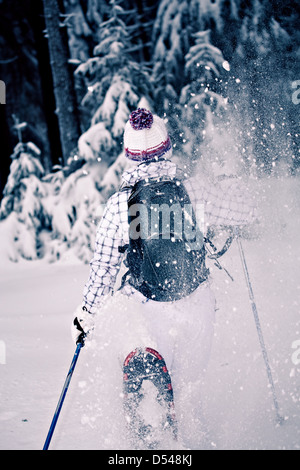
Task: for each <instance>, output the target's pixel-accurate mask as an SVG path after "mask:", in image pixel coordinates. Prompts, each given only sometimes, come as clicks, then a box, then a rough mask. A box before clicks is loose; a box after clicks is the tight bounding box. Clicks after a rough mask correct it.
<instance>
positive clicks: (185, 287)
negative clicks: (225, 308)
mask: <svg viewBox="0 0 300 470" xmlns="http://www.w3.org/2000/svg"><path fill="white" fill-rule="evenodd" d="M128 223H129V245H128V246H126V247H124V249H123V251H125V250H126V252H127V257H126V260H125V264H126V265H127V267H128V272H127V273H126V274H125V276H124V278H123V284H124V283H125V281H126V280H127V279H128V281H129V284H130V285H132V286H133V287H134V288H135V289H137V290H138V291H139V292H141V293H142V294H143V295H144V296H145V297H147V298H148V299H151V300H155V301H158V302H170V301H174V300H179V299H182V298H184V297H186V296H188V295H189V294H191V293H192V292H193V291H194V290H195V289H196V288H197V287H198V286H199V285H200V284H201V283H202V282H204V281H205V280H206V279H207V278H208V274H209V270H208V269H207V268H206V266H205V246H204V241H203V234H202V233H201V232H200V230H199V229H198V227H197V223H196V217H195V213H194V210H193V208H192V205H191V201H190V198H189V196H188V193H187V191H186V189H185V187H184V185H183V183H182V182H181V181H180V180H178V179H176V178H174V179H173V178H166V177H163V178H148V179H147V180H142V181H138V182H137V183H136V184H135V185H134V187H133V188H132V192H131V195H130V197H129V200H128Z"/></svg>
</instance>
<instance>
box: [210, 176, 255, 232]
mask: <svg viewBox="0 0 300 470" xmlns="http://www.w3.org/2000/svg"><path fill="white" fill-rule="evenodd" d="M204 200H205V202H206V204H205V217H207V224H208V225H232V226H237V225H247V224H251V223H253V222H254V221H255V220H256V219H257V207H256V203H255V201H254V199H253V197H252V194H251V193H250V191H248V190H247V188H242V187H241V186H240V185H239V182H238V181H236V182H231V184H230V185H228V186H227V187H226V188H223V187H222V186H221V185H215V186H214V185H212V186H210V187H209V188H207V189H205V190H204Z"/></svg>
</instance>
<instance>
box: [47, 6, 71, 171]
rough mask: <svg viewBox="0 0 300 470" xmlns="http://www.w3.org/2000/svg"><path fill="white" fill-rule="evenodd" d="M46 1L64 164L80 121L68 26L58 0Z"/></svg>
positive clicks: (51, 61) (50, 52)
mask: <svg viewBox="0 0 300 470" xmlns="http://www.w3.org/2000/svg"><path fill="white" fill-rule="evenodd" d="M43 4H44V14H45V23H46V29H47V36H48V47H49V54H50V63H51V70H52V76H53V84H54V95H55V101H56V113H57V117H58V123H59V130H60V140H61V147H62V153H63V155H62V163H63V164H66V162H67V160H68V158H69V156H70V154H71V152H72V151H73V150H74V149H75V148H76V146H77V141H78V138H79V136H80V124H79V118H78V112H77V105H76V98H75V92H74V83H73V76H72V73H71V70H70V67H69V64H68V60H69V50H68V44H67V41H66V38H65V36H64V35H65V27H64V26H62V24H61V18H60V11H59V6H58V0H43Z"/></svg>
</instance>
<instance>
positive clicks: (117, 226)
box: [82, 193, 124, 314]
mask: <svg viewBox="0 0 300 470" xmlns="http://www.w3.org/2000/svg"><path fill="white" fill-rule="evenodd" d="M119 199H120V198H119V194H118V193H116V194H115V195H114V196H112V197H111V198H110V199H109V200H108V202H107V205H106V208H105V211H104V214H103V217H102V219H101V221H100V223H99V225H98V228H97V234H96V241H95V250H94V256H93V258H92V260H91V262H90V273H89V278H88V281H87V283H86V285H85V287H84V291H83V303H82V307H85V308H86V309H87V311H88V312H90V313H92V314H93V313H96V311H97V309H98V308H100V307H101V306H102V305H103V303H104V301H105V299H106V298H107V297H108V296H109V295H110V294H112V291H113V288H114V285H115V282H116V278H117V275H118V272H119V269H120V266H121V261H122V257H123V254H122V253H120V252H119V246H123V245H124V239H123V238H124V235H123V233H122V224H121V214H120V204H119Z"/></svg>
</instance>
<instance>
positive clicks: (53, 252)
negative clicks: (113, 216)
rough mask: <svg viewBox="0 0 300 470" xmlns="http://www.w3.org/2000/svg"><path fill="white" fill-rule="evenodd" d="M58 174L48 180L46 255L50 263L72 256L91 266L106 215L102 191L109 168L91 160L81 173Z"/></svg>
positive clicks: (62, 171)
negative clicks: (98, 229)
mask: <svg viewBox="0 0 300 470" xmlns="http://www.w3.org/2000/svg"><path fill="white" fill-rule="evenodd" d="M74 157H75V158H76V156H74ZM74 157H73V158H74ZM71 163H72V162H71ZM57 170H58V171H56V172H53V173H51V174H49V175H47V176H46V177H45V178H44V182H45V185H46V186H47V193H48V197H47V198H45V199H44V201H43V210H44V213H45V214H47V220H48V227H47V228H46V229H45V231H44V232H43V233H42V234H41V239H42V244H43V255H44V256H45V257H46V258H47V259H48V261H50V262H54V261H57V260H60V259H62V258H63V257H64V256H67V257H69V256H70V255H71V254H72V255H73V256H74V257H75V258H77V259H80V260H82V261H83V262H88V261H90V259H91V256H92V252H93V249H94V237H95V233H96V230H95V226H96V224H97V223H98V222H99V219H100V217H101V215H102V212H101V208H102V204H103V202H104V201H103V198H102V196H101V194H100V192H99V190H98V188H99V186H100V183H101V181H102V178H103V176H104V173H105V171H106V167H104V168H103V167H102V166H101V164H100V163H99V162H98V161H97V160H89V161H88V162H86V163H85V164H84V165H83V166H81V165H79V168H77V170H74V169H73V170H70V168H68V167H64V168H58V169H57Z"/></svg>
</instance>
